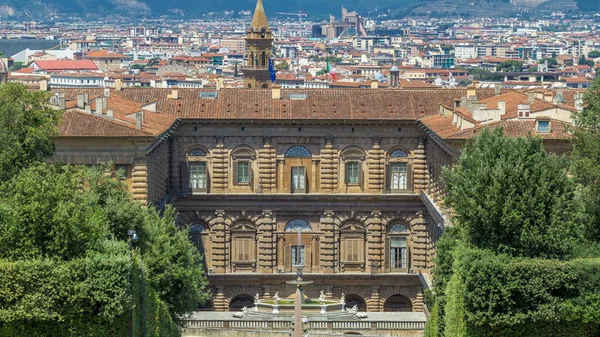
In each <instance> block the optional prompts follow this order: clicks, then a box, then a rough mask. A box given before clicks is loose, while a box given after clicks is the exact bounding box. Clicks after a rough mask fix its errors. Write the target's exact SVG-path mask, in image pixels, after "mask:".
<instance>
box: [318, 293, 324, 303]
mask: <svg viewBox="0 0 600 337" xmlns="http://www.w3.org/2000/svg"><path fill="white" fill-rule="evenodd" d="M319 303H321V305H323V304H324V303H325V292H324V291H323V290H321V295H319Z"/></svg>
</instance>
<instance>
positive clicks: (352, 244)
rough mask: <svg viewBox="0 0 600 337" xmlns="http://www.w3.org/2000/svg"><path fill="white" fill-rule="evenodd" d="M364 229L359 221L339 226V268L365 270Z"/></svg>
mask: <svg viewBox="0 0 600 337" xmlns="http://www.w3.org/2000/svg"><path fill="white" fill-rule="evenodd" d="M365 236H366V229H365V227H364V226H363V225H362V224H361V223H359V222H355V221H352V222H349V223H346V224H344V225H343V226H342V227H341V228H340V245H339V246H340V254H339V256H340V261H339V262H340V270H341V271H342V272H363V271H364V270H365Z"/></svg>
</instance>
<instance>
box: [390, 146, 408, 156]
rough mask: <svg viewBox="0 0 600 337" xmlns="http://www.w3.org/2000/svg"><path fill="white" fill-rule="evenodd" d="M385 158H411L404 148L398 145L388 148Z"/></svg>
mask: <svg viewBox="0 0 600 337" xmlns="http://www.w3.org/2000/svg"><path fill="white" fill-rule="evenodd" d="M385 156H386V157H387V158H412V153H411V151H410V150H409V149H407V148H406V147H404V146H401V145H398V146H394V147H392V148H390V149H389V150H388V151H387V152H386V154H385Z"/></svg>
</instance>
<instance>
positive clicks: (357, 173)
mask: <svg viewBox="0 0 600 337" xmlns="http://www.w3.org/2000/svg"><path fill="white" fill-rule="evenodd" d="M365 158H366V156H365V152H364V151H363V150H362V149H361V148H359V147H355V146H352V147H349V148H347V149H345V150H344V151H342V154H341V156H340V159H341V161H342V163H343V165H344V178H345V179H344V183H345V184H346V185H357V186H361V187H362V186H363V180H364V178H363V176H364V173H363V163H364V161H365Z"/></svg>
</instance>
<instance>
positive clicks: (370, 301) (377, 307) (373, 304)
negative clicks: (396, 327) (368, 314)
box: [366, 286, 382, 312]
mask: <svg viewBox="0 0 600 337" xmlns="http://www.w3.org/2000/svg"><path fill="white" fill-rule="evenodd" d="M366 302H367V311H372V312H378V311H382V310H381V298H380V296H379V286H371V297H370V298H367V299H366Z"/></svg>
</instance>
